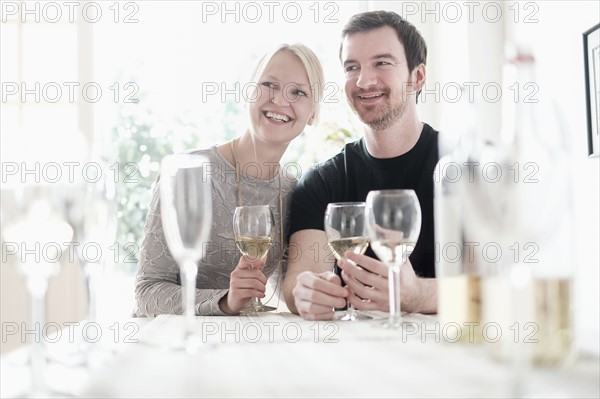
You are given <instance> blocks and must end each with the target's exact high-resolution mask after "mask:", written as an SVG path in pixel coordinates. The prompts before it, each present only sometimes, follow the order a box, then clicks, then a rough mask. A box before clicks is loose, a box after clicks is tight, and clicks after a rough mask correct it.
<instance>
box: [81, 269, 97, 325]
mask: <svg viewBox="0 0 600 399" xmlns="http://www.w3.org/2000/svg"><path fill="white" fill-rule="evenodd" d="M95 267H96V266H94V265H92V264H89V263H86V264H85V266H84V270H85V276H86V280H87V289H88V315H87V319H88V322H95V321H96V319H97V317H98V315H97V311H98V310H97V309H98V308H97V306H98V302H97V291H98V290H97V282H98V280H97V278H96V277H97V276H96V273H95V270H94V268H95Z"/></svg>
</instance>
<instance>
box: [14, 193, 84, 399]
mask: <svg viewBox="0 0 600 399" xmlns="http://www.w3.org/2000/svg"><path fill="white" fill-rule="evenodd" d="M13 194H14V195H13V196H12V198H10V201H9V202H11V203H12V208H13V210H14V212H10V213H11V215H8V214H9V212H8V208H10V207H11V204H5V203H4V201H3V204H2V207H3V208H5V207H6V208H7V212H6V213H5V215H7V216H9V217H8V218H7V219H8V220H3V222H6V225H5V226H4V232H3V235H4V238H5V239H6V241H5V243H4V244H5V245H8V244H10V245H11V246H14V248H12V249H15V250H16V251H15V252H13V251H12V250H11V253H12V254H19V259H18V260H19V263H20V271H21V272H22V274H23V276H24V277H25V282H26V288H27V291H28V294H29V297H30V322H31V325H30V326H29V330H32V329H33V330H35V331H39V332H42V333H43V331H44V323H45V322H46V320H45V316H46V313H45V307H46V305H45V300H46V292H47V289H48V280H49V279H50V277H51V276H54V275H56V274H58V272H59V271H60V264H61V261H62V260H63V252H64V249H65V248H66V246H67V245H69V244H71V243H72V239H73V232H74V226H72V225H71V224H69V222H68V217H67V214H68V213H69V212H83V206H82V205H83V204H82V203H81V202H80V201H79V199H80V198H81V195H82V194H81V186H80V185H77V184H67V183H63V182H55V183H41V184H34V185H25V186H20V187H16V188H14V192H13ZM3 213H4V212H3ZM7 248H8V247H7ZM44 341H45V340H44V339H42V338H41V337H36V339H34V342H33V344H32V345H31V347H30V352H29V362H30V371H31V386H30V388H29V390H30V392H29V393H28V394H27V396H47V395H54V394H59V393H58V392H57V391H56V390H53V388H52V387H51V385H50V383H51V381H49V380H47V378H46V363H47V348H46V346H45V343H44Z"/></svg>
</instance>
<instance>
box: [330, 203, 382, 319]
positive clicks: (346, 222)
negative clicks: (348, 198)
mask: <svg viewBox="0 0 600 399" xmlns="http://www.w3.org/2000/svg"><path fill="white" fill-rule="evenodd" d="M324 224H325V234H327V244H328V245H329V248H330V249H331V252H333V255H334V256H335V258H336V259H337V260H341V259H345V258H344V254H345V253H346V251H352V252H354V253H356V254H361V255H362V254H364V253H365V251H366V250H367V247H368V246H369V238H368V237H367V231H366V226H365V203H364V202H333V203H330V204H327V209H326V210H325V223H324ZM349 262H350V261H349ZM335 319H336V320H344V321H355V320H368V319H371V317H370V316H367V315H364V314H358V313H356V310H355V309H354V305H352V304H351V303H350V302H348V310H346V311H345V312H344V313H342V314H341V315H339V316H336V318H335Z"/></svg>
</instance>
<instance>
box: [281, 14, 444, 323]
mask: <svg viewBox="0 0 600 399" xmlns="http://www.w3.org/2000/svg"><path fill="white" fill-rule="evenodd" d="M426 58H427V48H426V45H425V41H424V40H423V38H422V37H421V35H420V33H419V32H418V31H417V30H416V28H415V27H414V26H413V25H412V24H410V23H409V22H407V21H406V20H404V19H403V18H402V17H400V16H399V15H398V14H396V13H393V12H387V11H375V12H366V13H362V14H358V15H355V16H354V17H352V19H351V20H350V21H349V22H348V24H347V25H346V27H345V28H344V30H343V32H342V44H341V47H340V61H341V63H342V65H343V68H344V72H345V76H346V82H345V91H346V96H347V100H348V102H349V104H350V106H351V107H352V109H353V111H354V112H356V114H357V115H358V116H359V117H360V119H361V121H362V122H363V123H364V124H365V132H364V138H362V139H361V140H359V141H356V142H354V143H350V144H347V145H346V146H345V147H344V149H343V150H342V152H340V153H339V154H338V155H336V156H334V157H333V158H331V159H329V160H327V161H325V162H323V163H321V164H319V165H317V166H316V167H315V168H312V169H311V170H310V171H309V172H307V173H306V174H305V175H304V176H303V177H302V179H301V181H300V182H299V184H298V187H297V188H296V190H295V192H294V195H293V199H292V210H291V225H290V234H291V238H290V253H289V265H288V271H287V274H286V278H285V281H284V286H283V290H284V296H285V299H286V303H287V305H288V307H289V308H290V310H291V311H292V312H294V313H298V314H300V315H301V316H302V317H303V318H305V319H309V320H329V319H331V318H332V317H333V308H334V307H343V306H345V305H346V301H348V302H350V303H351V304H353V305H354V306H355V307H356V308H357V309H359V310H381V311H388V310H389V300H388V298H389V297H388V281H387V275H388V268H387V266H386V265H385V264H383V263H382V262H380V261H379V260H377V259H375V258H374V255H373V254H372V252H370V253H369V252H367V255H371V256H373V257H371V256H367V255H357V254H351V253H350V252H347V253H346V256H347V258H348V259H349V260H351V261H353V262H355V263H356V265H354V264H352V263H351V262H348V261H340V262H339V267H340V268H341V269H342V278H343V279H344V282H345V283H346V286H344V287H343V286H342V281H341V279H340V277H338V276H336V275H335V274H334V273H333V272H332V270H333V258H332V257H331V256H329V255H330V252H329V250H327V245H326V244H327V238H326V235H325V232H324V228H323V216H324V213H325V208H326V207H327V204H328V203H330V202H341V201H364V200H365V199H366V196H367V194H368V192H369V191H370V190H382V189H413V190H415V192H416V194H417V196H418V198H419V202H420V204H421V209H422V215H423V216H422V227H421V233H420V236H419V240H418V242H417V244H416V246H415V249H414V251H413V253H412V254H411V256H410V258H409V261H408V262H406V263H405V264H404V265H403V266H402V268H401V275H400V278H401V295H402V300H401V307H402V310H405V311H409V312H421V313H435V312H436V309H437V287H436V282H435V279H433V277H435V272H434V243H433V240H434V239H433V170H434V168H435V165H436V163H437V161H438V158H439V156H438V147H437V136H438V132H436V131H435V130H433V129H432V128H431V127H430V126H429V125H427V124H424V123H422V122H420V121H419V118H418V115H417V109H416V103H417V99H418V95H419V93H420V91H421V89H422V87H423V85H424V83H425V63H426ZM413 266H414V268H413Z"/></svg>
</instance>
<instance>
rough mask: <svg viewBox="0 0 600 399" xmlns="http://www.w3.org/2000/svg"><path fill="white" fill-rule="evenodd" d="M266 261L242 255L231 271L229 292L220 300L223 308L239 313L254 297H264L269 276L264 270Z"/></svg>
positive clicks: (232, 312)
mask: <svg viewBox="0 0 600 399" xmlns="http://www.w3.org/2000/svg"><path fill="white" fill-rule="evenodd" d="M264 266H265V262H264V261H262V260H256V259H255V258H248V257H246V256H242V257H241V258H240V261H239V263H238V265H237V266H236V268H235V269H234V270H233V271H232V272H231V278H230V280H229V292H228V293H227V295H225V296H224V297H223V298H221V300H220V301H219V307H220V308H221V310H222V311H223V312H225V313H227V314H230V315H237V314H239V313H240V311H241V310H242V309H244V307H246V305H247V304H248V302H250V300H251V299H252V298H264V297H265V291H266V285H267V277H266V276H265V275H264V274H263V272H262V270H263V268H264Z"/></svg>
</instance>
